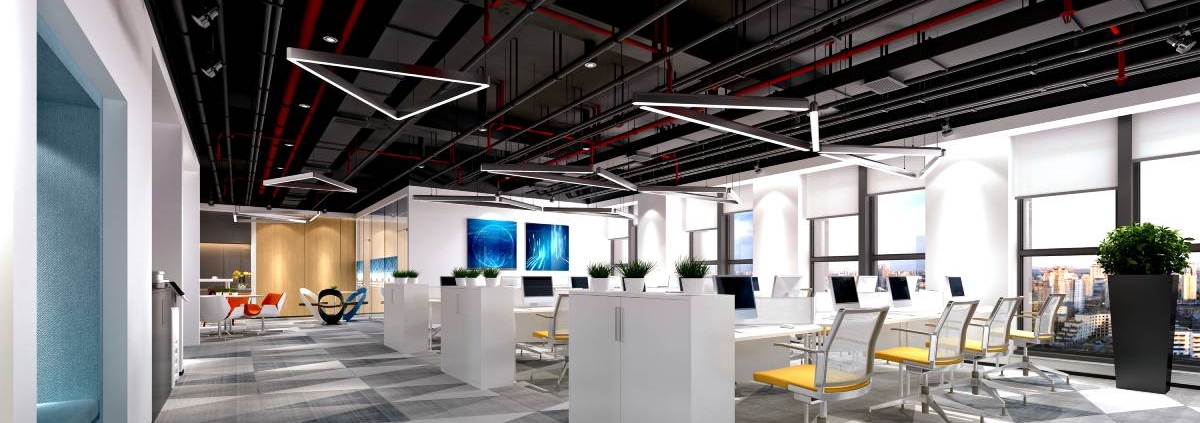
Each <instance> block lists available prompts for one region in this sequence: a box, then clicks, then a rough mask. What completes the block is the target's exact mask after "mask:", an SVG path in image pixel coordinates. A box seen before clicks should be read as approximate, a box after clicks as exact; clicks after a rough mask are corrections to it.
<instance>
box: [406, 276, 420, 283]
mask: <svg viewBox="0 0 1200 423" xmlns="http://www.w3.org/2000/svg"><path fill="white" fill-rule="evenodd" d="M405 282H408V284H409V285H418V284H420V283H421V282H420V281H419V280H417V278H415V277H412V278H408V280H407V281H405Z"/></svg>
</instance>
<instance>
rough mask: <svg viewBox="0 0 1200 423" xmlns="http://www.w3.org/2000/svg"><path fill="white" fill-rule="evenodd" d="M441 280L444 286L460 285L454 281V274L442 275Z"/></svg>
mask: <svg viewBox="0 0 1200 423" xmlns="http://www.w3.org/2000/svg"><path fill="white" fill-rule="evenodd" d="M441 281H442V286H455V285H458V283H456V282H455V281H454V277H453V276H442V277H441Z"/></svg>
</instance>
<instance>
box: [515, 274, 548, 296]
mask: <svg viewBox="0 0 1200 423" xmlns="http://www.w3.org/2000/svg"><path fill="white" fill-rule="evenodd" d="M521 286H522V287H523V288H524V290H525V298H529V297H553V296H554V282H552V281H551V280H550V277H549V276H525V277H523V278H521Z"/></svg>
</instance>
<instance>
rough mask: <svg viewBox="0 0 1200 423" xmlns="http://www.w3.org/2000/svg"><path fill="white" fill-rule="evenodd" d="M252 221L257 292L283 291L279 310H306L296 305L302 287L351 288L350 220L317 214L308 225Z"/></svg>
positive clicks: (290, 313) (316, 289)
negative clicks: (284, 297)
mask: <svg viewBox="0 0 1200 423" xmlns="http://www.w3.org/2000/svg"><path fill="white" fill-rule="evenodd" d="M344 221H345V222H349V224H348V225H347V224H346V223H345V222H344ZM256 226H257V233H256V234H255V242H256V245H255V249H256V254H257V255H256V261H257V263H256V268H257V270H258V272H257V274H256V275H255V276H256V277H255V280H256V284H257V286H256V287H257V293H258V294H265V293H267V292H286V293H287V295H288V298H287V304H285V305H284V307H283V310H282V314H283V315H285V316H305V315H308V310H305V309H304V306H302V305H300V303H301V300H300V287H306V288H308V289H311V290H313V292H320V291H321V290H322V289H325V288H328V287H330V286H335V285H336V286H338V287H339V289H342V290H349V289H353V287H354V220H353V219H341V218H318V219H317V220H315V221H313V222H311V223H308V224H289V223H257V224H256Z"/></svg>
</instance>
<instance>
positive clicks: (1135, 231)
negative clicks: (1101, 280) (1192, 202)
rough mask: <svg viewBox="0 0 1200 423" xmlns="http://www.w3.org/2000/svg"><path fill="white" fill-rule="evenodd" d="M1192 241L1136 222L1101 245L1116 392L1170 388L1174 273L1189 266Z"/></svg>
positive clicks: (1110, 236) (1175, 283)
mask: <svg viewBox="0 0 1200 423" xmlns="http://www.w3.org/2000/svg"><path fill="white" fill-rule="evenodd" d="M1191 241H1192V239H1191V238H1184V237H1182V236H1180V235H1179V231H1177V230H1174V229H1170V228H1167V227H1164V226H1157V225H1154V224H1151V223H1135V224H1132V225H1128V226H1122V227H1119V228H1117V229H1114V230H1113V231H1112V232H1109V233H1108V236H1107V237H1105V239H1104V242H1101V243H1100V254H1099V257H1098V258H1097V260H1096V261H1097V262H1098V263H1099V264H1100V266H1101V267H1103V268H1104V270H1105V271H1106V272H1107V273H1108V289H1109V302H1110V303H1109V308H1110V312H1111V313H1112V337H1113V362H1114V363H1113V364H1114V365H1115V368H1116V378H1117V388H1120V389H1132V390H1137V391H1144V392H1154V393H1160V394H1161V393H1165V392H1167V390H1168V389H1170V383H1171V352H1172V351H1171V350H1172V347H1173V345H1172V342H1173V335H1174V334H1173V331H1174V328H1175V293H1176V292H1177V291H1178V286H1179V279H1178V278H1177V276H1176V274H1178V273H1180V272H1182V271H1183V270H1184V269H1186V268H1187V266H1188V262H1187V261H1188V247H1189V245H1190V243H1191Z"/></svg>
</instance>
